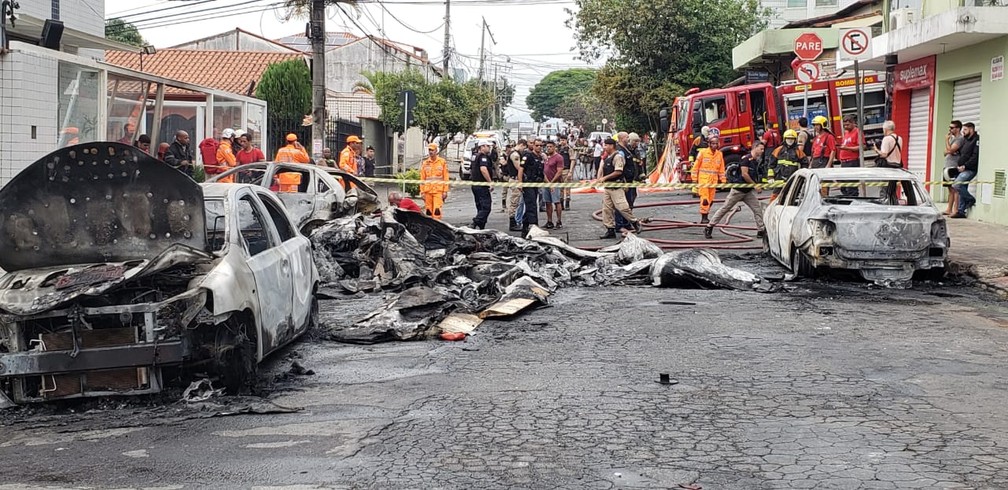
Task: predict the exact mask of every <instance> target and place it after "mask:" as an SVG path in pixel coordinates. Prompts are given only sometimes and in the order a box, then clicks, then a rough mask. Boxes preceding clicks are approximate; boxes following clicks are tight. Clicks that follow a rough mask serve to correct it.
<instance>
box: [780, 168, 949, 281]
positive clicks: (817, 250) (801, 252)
mask: <svg viewBox="0 0 1008 490" xmlns="http://www.w3.org/2000/svg"><path fill="white" fill-rule="evenodd" d="M826 182H838V183H841V184H849V185H850V187H848V188H849V189H856V190H857V191H858V194H859V195H858V196H856V197H855V196H845V195H842V194H841V191H840V189H837V188H832V189H831V190H830V194H829V196H828V197H823V196H822V195H821V193H820V189H821V188H822V184H823V183H826ZM764 221H765V222H766V231H767V246H768V248H769V251H770V254H771V255H772V256H773V257H774V258H775V259H777V261H779V262H780V263H782V264H784V265H785V266H787V267H790V268H791V270H792V271H793V272H794V273H795V274H797V275H799V276H813V275H815V273H816V271H817V270H818V269H820V268H833V269H851V270H855V271H857V272H859V273H860V275H861V276H862V277H864V278H865V279H866V280H869V281H875V282H887V281H907V280H909V279H910V278H911V277H912V276H913V274H914V272H915V271H920V270H924V271H931V272H932V273H934V274H935V275H939V274H941V273H942V272H943V271H944V267H945V259H946V257H947V254H948V248H949V237H948V232H947V229H946V223H945V218H944V216H942V214H941V213H940V212H939V211H938V210H937V209H936V208H935V207H934V204H933V203H932V202H931V198H930V197H929V196H928V194H927V192H926V191H925V190H924V187H923V186H922V185H921V182H920V180H919V179H918V178H917V177H916V176H915V175H914V174H912V173H910V172H907V171H906V170H902V169H890V168H829V169H816V170H811V169H801V170H799V171H797V172H795V174H794V175H792V176H791V178H789V179H788V181H787V183H786V184H785V185H784V187H783V188H782V189H781V190H780V192H779V194H778V196H777V198H776V199H774V200H773V201H772V202H770V203H769V205H767V207H766V211H765V212H764Z"/></svg>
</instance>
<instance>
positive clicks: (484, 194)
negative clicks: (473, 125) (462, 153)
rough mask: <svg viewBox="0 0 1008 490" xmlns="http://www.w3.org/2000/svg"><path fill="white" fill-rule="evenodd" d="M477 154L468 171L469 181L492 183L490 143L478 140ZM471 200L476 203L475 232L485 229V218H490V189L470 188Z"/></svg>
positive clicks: (483, 186) (477, 186) (491, 200)
mask: <svg viewBox="0 0 1008 490" xmlns="http://www.w3.org/2000/svg"><path fill="white" fill-rule="evenodd" d="M477 146H478V147H479V153H477V154H476V157H475V158H473V161H472V168H471V169H470V170H469V180H471V181H473V182H487V183H489V182H493V174H492V172H493V165H494V164H493V160H491V159H490V142H489V141H487V140H480V142H479V143H478V144H477ZM472 193H473V200H474V201H475V202H476V217H475V218H473V221H472V227H473V228H476V229H477V230H482V229H484V228H486V224H487V218H489V217H490V206H492V205H493V199H492V198H491V197H490V187H489V186H487V185H474V186H472Z"/></svg>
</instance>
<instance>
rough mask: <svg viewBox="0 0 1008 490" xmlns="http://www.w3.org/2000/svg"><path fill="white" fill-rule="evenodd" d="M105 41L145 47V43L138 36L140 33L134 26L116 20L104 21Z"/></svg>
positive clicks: (141, 37)
mask: <svg viewBox="0 0 1008 490" xmlns="http://www.w3.org/2000/svg"><path fill="white" fill-rule="evenodd" d="M105 39H109V40H112V41H118V42H121V43H123V44H129V45H131V46H138V47H140V46H146V45H147V41H145V40H144V38H143V36H141V35H140V31H139V30H138V29H137V27H136V26H135V25H133V24H130V23H129V22H126V21H124V20H122V19H118V18H115V19H109V20H106V21H105Z"/></svg>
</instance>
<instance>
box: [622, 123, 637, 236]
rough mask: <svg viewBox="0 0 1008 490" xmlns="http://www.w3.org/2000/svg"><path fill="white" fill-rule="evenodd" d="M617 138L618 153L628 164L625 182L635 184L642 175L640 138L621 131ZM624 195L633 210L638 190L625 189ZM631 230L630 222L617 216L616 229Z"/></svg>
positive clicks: (625, 166) (635, 134)
mask: <svg viewBox="0 0 1008 490" xmlns="http://www.w3.org/2000/svg"><path fill="white" fill-rule="evenodd" d="M616 137H617V141H616V145H617V146H616V151H617V152H619V153H621V154H623V159H624V161H625V162H626V163H625V165H624V166H623V176H622V177H623V181H624V182H635V181H637V179H638V178H639V177H640V175H641V170H640V158H639V157H638V156H637V144H638V143H639V142H640V136H638V135H637V133H629V134H628V133H625V132H623V131H620V132H619V133H617V134H616ZM624 194H625V195H626V200H627V204H629V205H630V210H633V208H634V202H636V201H637V189H636V188H634V187H630V188H627V189H624ZM629 228H630V222H629V221H627V220H626V219H625V218H624V217H623V215H622V214H617V215H616V229H617V230H619V229H629Z"/></svg>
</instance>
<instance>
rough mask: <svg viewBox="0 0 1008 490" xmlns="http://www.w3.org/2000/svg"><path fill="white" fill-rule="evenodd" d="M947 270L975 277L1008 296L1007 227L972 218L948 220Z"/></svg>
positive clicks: (989, 287)
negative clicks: (949, 238) (949, 244)
mask: <svg viewBox="0 0 1008 490" xmlns="http://www.w3.org/2000/svg"><path fill="white" fill-rule="evenodd" d="M947 223H948V231H949V236H950V237H951V240H952V245H951V247H950V248H949V272H953V273H959V274H968V275H970V276H974V277H976V278H977V280H978V281H979V282H980V283H981V284H982V285H983V286H985V287H987V288H988V289H991V290H993V291H995V292H997V293H1000V294H1001V295H1008V253H1006V252H1008V227H1005V226H1000V225H993V224H990V223H983V222H980V221H975V220H971V219H949V220H947Z"/></svg>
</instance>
